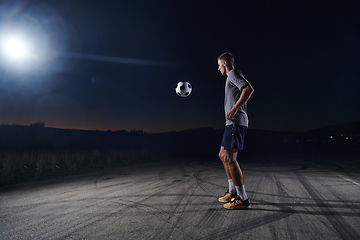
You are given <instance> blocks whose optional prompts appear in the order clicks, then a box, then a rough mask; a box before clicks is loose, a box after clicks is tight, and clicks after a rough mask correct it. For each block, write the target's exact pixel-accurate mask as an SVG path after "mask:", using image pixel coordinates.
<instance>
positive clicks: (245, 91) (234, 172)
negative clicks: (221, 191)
mask: <svg viewBox="0 0 360 240" xmlns="http://www.w3.org/2000/svg"><path fill="white" fill-rule="evenodd" d="M218 65H219V68H218V70H219V71H220V72H221V74H222V75H224V76H225V75H226V76H227V78H226V84H225V101H224V108H225V118H226V126H225V132H224V136H223V139H222V142H221V148H220V152H219V157H220V159H221V161H222V162H223V164H224V168H225V172H226V175H227V177H228V182H229V190H228V191H227V192H226V193H225V195H224V196H223V197H221V198H219V199H218V200H219V202H223V203H226V204H224V208H226V209H249V208H251V206H250V201H249V199H248V197H247V195H246V192H245V188H244V183H243V174H242V172H241V169H240V166H239V163H238V162H237V160H236V158H237V153H238V150H242V149H243V145H244V137H245V132H246V129H247V127H248V122H249V120H248V116H247V106H246V105H247V104H246V102H247V101H248V100H249V98H250V97H251V95H252V94H253V92H254V89H253V87H252V86H251V84H250V83H249V81H248V80H247V79H246V78H245V77H244V76H243V74H242V72H240V71H239V70H236V69H235V68H234V56H233V55H231V54H230V53H229V52H226V53H223V54H221V55H220V56H219V57H218Z"/></svg>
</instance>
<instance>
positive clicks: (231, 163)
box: [219, 147, 244, 186]
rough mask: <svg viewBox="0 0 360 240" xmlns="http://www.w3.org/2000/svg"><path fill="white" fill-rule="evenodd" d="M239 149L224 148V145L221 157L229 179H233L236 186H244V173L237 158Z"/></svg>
mask: <svg viewBox="0 0 360 240" xmlns="http://www.w3.org/2000/svg"><path fill="white" fill-rule="evenodd" d="M237 151H238V150H237V149H224V147H221V148H220V152H219V157H220V159H221V161H222V163H223V165H224V169H225V172H226V175H227V177H228V179H232V180H233V182H234V184H235V186H242V185H244V183H243V174H242V171H241V168H240V166H239V163H238V162H237V160H236V157H237Z"/></svg>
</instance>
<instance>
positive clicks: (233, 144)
mask: <svg viewBox="0 0 360 240" xmlns="http://www.w3.org/2000/svg"><path fill="white" fill-rule="evenodd" d="M246 130H247V127H244V126H240V125H226V127H225V131H224V135H223V139H222V142H221V146H223V147H224V149H238V150H243V147H244V139H245V133H246Z"/></svg>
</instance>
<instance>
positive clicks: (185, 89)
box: [175, 81, 192, 97]
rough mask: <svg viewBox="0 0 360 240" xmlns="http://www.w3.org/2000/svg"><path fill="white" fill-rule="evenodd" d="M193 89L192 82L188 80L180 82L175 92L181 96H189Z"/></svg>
mask: <svg viewBox="0 0 360 240" xmlns="http://www.w3.org/2000/svg"><path fill="white" fill-rule="evenodd" d="M191 91H192V87H191V84H190V83H188V82H183V81H181V82H178V84H177V87H176V88H175V92H176V94H177V95H178V96H180V97H188V96H189V95H190V93H191Z"/></svg>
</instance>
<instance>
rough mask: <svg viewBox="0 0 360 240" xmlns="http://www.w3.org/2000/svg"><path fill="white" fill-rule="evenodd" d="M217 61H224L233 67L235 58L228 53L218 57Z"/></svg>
mask: <svg viewBox="0 0 360 240" xmlns="http://www.w3.org/2000/svg"><path fill="white" fill-rule="evenodd" d="M218 60H221V61H226V62H228V63H229V64H231V65H234V61H235V58H234V56H233V55H232V54H231V53H229V52H224V53H223V54H221V55H220V56H219V57H218Z"/></svg>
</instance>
